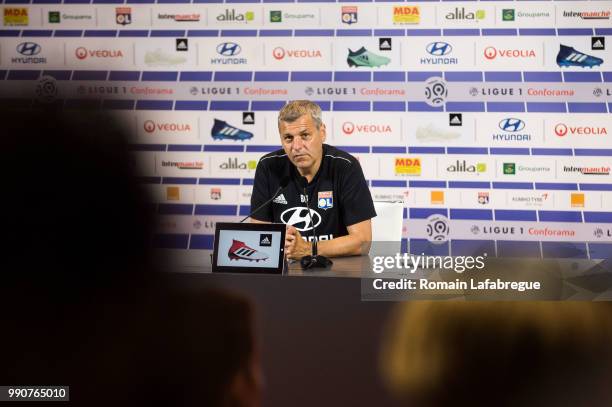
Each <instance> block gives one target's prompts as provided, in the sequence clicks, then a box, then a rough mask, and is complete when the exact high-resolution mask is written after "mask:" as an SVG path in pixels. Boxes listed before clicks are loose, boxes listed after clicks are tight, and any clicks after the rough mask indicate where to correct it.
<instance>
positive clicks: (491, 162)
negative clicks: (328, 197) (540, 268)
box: [0, 1, 612, 258]
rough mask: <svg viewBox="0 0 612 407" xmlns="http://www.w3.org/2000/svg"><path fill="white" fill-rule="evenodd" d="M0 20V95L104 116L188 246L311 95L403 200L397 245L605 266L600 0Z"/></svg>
mask: <svg viewBox="0 0 612 407" xmlns="http://www.w3.org/2000/svg"><path fill="white" fill-rule="evenodd" d="M0 9H2V22H1V25H0V30H2V31H3V33H2V35H3V40H2V42H1V43H0V74H1V75H4V76H2V77H1V80H0V90H1V91H3V92H5V91H6V92H8V93H10V92H11V91H14V90H15V89H18V88H19V87H20V86H23V85H24V84H26V86H29V87H30V88H31V89H32V92H31V95H19V96H20V97H29V98H33V99H36V100H38V101H39V102H41V103H50V102H55V101H58V100H60V101H61V100H64V99H87V100H101V103H102V105H103V106H107V105H108V106H109V107H113V110H114V112H115V114H116V116H117V118H118V119H119V120H121V121H123V122H124V123H125V124H126V126H128V128H129V129H130V130H131V134H132V140H131V142H132V143H133V144H134V145H135V146H136V148H135V150H136V151H135V152H134V153H133V160H134V163H135V165H136V168H137V171H138V175H139V176H141V177H142V178H143V180H144V181H145V183H144V185H143V187H144V188H149V189H150V190H151V191H152V192H153V194H154V196H155V199H156V203H157V204H158V205H159V207H160V212H162V213H163V214H164V215H163V216H161V217H160V222H159V233H162V234H166V235H169V236H170V235H176V236H184V235H191V238H190V239H187V241H189V242H190V243H189V246H187V247H184V248H185V249H187V248H191V249H203V248H210V247H208V245H209V242H210V239H208V238H207V239H204V238H199V236H209V235H212V234H213V231H214V224H215V222H218V221H233V220H237V219H238V217H239V216H244V215H246V214H247V213H248V211H249V205H250V194H251V184H252V179H253V177H254V174H255V171H256V168H257V162H258V160H259V158H260V157H261V156H262V155H263V154H265V153H267V152H269V151H273V150H274V149H276V148H279V147H280V143H279V136H278V134H277V131H278V130H277V117H276V111H277V110H278V109H279V108H280V106H282V104H283V103H285V102H286V101H287V100H292V99H304V98H307V99H312V100H315V101H319V102H320V103H321V105H322V106H323V109H324V117H323V118H324V122H325V124H326V128H327V136H328V138H327V141H328V143H330V144H333V145H336V146H339V147H340V148H343V149H345V150H346V151H349V152H350V153H351V154H353V155H354V156H355V157H357V158H358V159H359V161H360V165H361V166H362V168H363V170H364V173H365V175H366V178H367V180H368V182H369V185H370V189H371V192H372V196H373V197H374V199H376V200H393V201H403V202H404V203H405V205H406V208H407V209H406V220H405V228H404V229H405V230H404V233H405V236H404V237H405V239H407V240H408V242H409V245H408V248H409V250H411V251H414V252H419V253H420V252H421V251H424V252H427V253H430V252H431V253H434V252H436V253H439V252H440V251H442V252H445V253H446V252H448V253H453V254H471V253H469V251H470V250H474V251H478V250H481V249H482V248H483V247H486V248H487V250H488V251H494V252H495V254H498V255H508V254H512V253H511V252H512V251H511V250H509V249H508V247H510V246H512V245H510V246H509V244H508V243H507V242H514V243H515V244H516V245H519V246H512V247H520V244H521V242H528V244H529V245H531V246H530V247H532V246H533V242H537V245H536V246H537V254H538V255H541V256H544V257H554V256H552V254H555V255H559V254H561V255H562V254H563V253H565V252H564V251H563V250H564V248H567V247H568V245H570V246H571V247H572V250H573V251H571V253H573V254H571V253H570V255H568V256H570V257H571V256H574V257H591V258H602V257H604V256H606V255H609V256H612V247H611V246H610V245H612V233H611V230H612V227H607V226H606V225H609V224H612V187H611V186H612V178H611V177H612V175H611V174H610V171H611V168H612V118H611V116H610V113H611V112H612V68H611V67H610V66H611V65H610V63H611V61H612V50H611V45H610V38H609V36H610V20H611V17H612V2H611V1H598V2H576V1H567V2H566V1H564V2H538V1H534V2H529V4H527V3H520V4H519V2H510V1H500V2H495V4H485V3H482V4H480V3H479V2H442V3H427V2H416V3H401V4H400V3H397V4H393V3H354V4H352V3H333V2H317V3H313V4H308V5H305V4H296V3H274V4H257V3H255V4H214V5H198V4H177V5H173V6H172V7H170V6H168V5H164V4H147V5H138V4H126V5H119V6H116V5H69V6H68V5H63V4H57V5H51V4H46V5H38V4H18V5H17V4H15V5H13V4H4V5H2V6H0ZM28 84H29V85H28ZM138 146H140V147H138ZM432 216H434V217H436V219H433V218H432ZM434 223H435V225H437V226H436V228H437V227H438V226H439V225H443V226H444V228H443V229H444V230H442V232H440V233H430V231H431V230H434V229H432V225H433V224H434ZM434 235H435V236H434ZM164 241H168V240H167V239H164ZM466 241H471V242H473V244H472V245H469V244H466V243H464V242H466ZM202 242H208V243H202ZM478 242H480V243H478ZM483 242H484V243H483ZM486 242H493V244H492V245H489V243H486ZM557 249H558V250H557ZM482 250H484V249H482ZM489 254H491V253H489Z"/></svg>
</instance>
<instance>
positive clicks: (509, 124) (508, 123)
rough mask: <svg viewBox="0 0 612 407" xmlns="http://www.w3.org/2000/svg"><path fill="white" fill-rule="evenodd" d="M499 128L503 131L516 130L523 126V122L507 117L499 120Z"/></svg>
mask: <svg viewBox="0 0 612 407" xmlns="http://www.w3.org/2000/svg"><path fill="white" fill-rule="evenodd" d="M499 128H500V129H502V130H503V131H508V132H512V133H514V132H517V131H521V130H523V129H524V128H525V122H524V121H522V120H521V119H515V118H507V119H504V120H502V121H500V122H499Z"/></svg>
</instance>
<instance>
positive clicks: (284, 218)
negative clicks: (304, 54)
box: [251, 100, 376, 259]
mask: <svg viewBox="0 0 612 407" xmlns="http://www.w3.org/2000/svg"><path fill="white" fill-rule="evenodd" d="M278 129H279V133H280V138H281V145H282V147H283V148H282V149H280V150H277V151H273V152H271V153H269V154H266V155H265V156H263V157H262V158H261V160H260V161H259V163H258V165H257V171H256V173H255V181H254V184H253V194H252V196H251V208H253V209H254V208H257V207H259V206H260V205H262V204H263V203H264V202H266V201H267V200H269V199H271V198H272V194H274V192H275V191H276V190H277V189H278V188H279V187H280V186H281V184H284V183H285V182H287V180H288V184H287V186H285V187H284V188H282V189H281V190H280V192H278V194H277V195H276V196H275V197H274V200H273V201H272V202H271V203H270V204H269V205H266V206H264V207H263V208H262V209H261V210H259V211H257V212H256V213H254V214H253V216H252V219H253V221H254V222H282V223H285V224H287V225H288V227H287V234H286V239H285V253H286V255H287V257H289V258H295V259H299V258H301V257H302V256H306V255H310V254H311V244H310V243H308V242H307V241H306V239H311V240H312V232H311V229H312V228H313V223H314V226H315V227H316V232H317V236H316V239H317V241H318V242H319V243H318V251H319V254H321V255H323V256H327V257H335V256H347V255H358V254H361V253H362V249H363V247H364V244H366V243H368V242H369V241H370V240H372V226H371V221H370V219H371V218H373V217H374V216H376V212H375V211H374V203H373V202H372V196H371V195H370V191H369V189H368V184H367V182H366V180H365V177H364V175H363V171H362V170H361V166H360V165H359V161H357V159H356V158H355V157H353V156H352V155H350V154H348V153H346V152H344V151H341V150H338V149H337V148H335V147H332V146H330V145H327V144H323V143H324V141H325V138H326V129H325V124H323V122H322V120H321V108H320V107H319V106H318V105H317V104H316V103H313V102H310V101H307V100H296V101H292V102H290V103H288V104H287V105H285V106H284V107H283V108H282V109H281V111H280V112H279V115H278ZM301 177H304V178H306V180H307V181H308V184H307V186H306V195H304V192H303V188H302V186H301V184H300V179H301ZM307 201H308V203H309V204H310V209H311V211H312V212H311V215H312V216H309V215H308V209H307V207H306V202H307Z"/></svg>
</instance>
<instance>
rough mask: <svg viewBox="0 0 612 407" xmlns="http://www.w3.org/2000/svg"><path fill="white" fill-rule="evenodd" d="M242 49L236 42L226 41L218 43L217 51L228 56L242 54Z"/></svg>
mask: <svg viewBox="0 0 612 407" xmlns="http://www.w3.org/2000/svg"><path fill="white" fill-rule="evenodd" d="M240 51H241V48H240V45H238V44H236V43H235V42H224V43H222V44H219V45H217V53H218V54H219V55H223V56H226V57H232V56H234V55H238V54H240Z"/></svg>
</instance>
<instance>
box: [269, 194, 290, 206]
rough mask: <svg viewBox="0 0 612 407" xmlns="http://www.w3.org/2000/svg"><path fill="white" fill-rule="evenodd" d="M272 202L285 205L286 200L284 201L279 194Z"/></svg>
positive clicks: (283, 196)
mask: <svg viewBox="0 0 612 407" xmlns="http://www.w3.org/2000/svg"><path fill="white" fill-rule="evenodd" d="M272 202H274V203H277V204H283V205H287V200H286V199H285V195H283V194H280V195H279V196H277V197H276V198H274V201H272Z"/></svg>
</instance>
